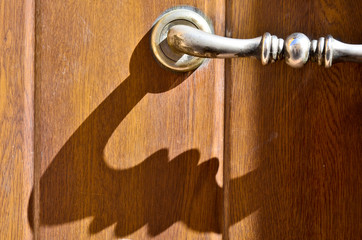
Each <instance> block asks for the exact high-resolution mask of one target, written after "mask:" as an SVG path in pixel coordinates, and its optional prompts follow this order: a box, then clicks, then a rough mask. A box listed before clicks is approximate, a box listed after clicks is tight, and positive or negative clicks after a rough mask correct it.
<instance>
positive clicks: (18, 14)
mask: <svg viewBox="0 0 362 240" xmlns="http://www.w3.org/2000/svg"><path fill="white" fill-rule="evenodd" d="M33 10H34V2H33V1H30V0H26V1H1V3H0V22H1V29H0V166H1V167H0V216H1V220H0V239H31V238H32V234H31V230H30V227H29V224H28V218H27V209H28V203H29V197H30V192H31V188H32V183H33V156H32V152H33V111H34V105H33V103H34V102H33V84H34V81H33V80H34V74H33V71H34V68H33V63H34V61H33V52H34V47H33V44H34V11H33Z"/></svg>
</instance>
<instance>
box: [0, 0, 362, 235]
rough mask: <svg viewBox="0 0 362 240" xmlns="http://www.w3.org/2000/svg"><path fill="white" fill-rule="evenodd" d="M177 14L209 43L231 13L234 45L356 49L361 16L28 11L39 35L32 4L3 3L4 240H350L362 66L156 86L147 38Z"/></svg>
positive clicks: (356, 220) (210, 69) (122, 7)
mask: <svg viewBox="0 0 362 240" xmlns="http://www.w3.org/2000/svg"><path fill="white" fill-rule="evenodd" d="M180 4H188V5H193V6H196V7H198V8H200V9H201V10H203V11H204V12H205V13H206V15H207V16H209V17H210V18H211V19H212V21H213V22H214V24H215V29H216V33H218V34H220V35H223V34H224V19H225V10H226V19H227V28H226V35H228V36H232V37H238V38H250V37H254V36H259V35H261V34H263V33H264V32H265V31H269V32H271V33H272V34H276V35H278V36H279V37H284V38H285V37H286V36H287V35H289V34H290V33H292V32H295V31H300V32H303V33H306V34H307V35H308V36H309V37H313V38H318V37H320V36H325V35H326V34H329V33H330V34H332V35H333V36H334V37H335V38H337V39H341V40H342V41H345V42H352V43H361V42H362V36H361V33H360V26H361V13H360V11H358V10H359V9H360V8H361V3H360V2H359V1H348V2H344V1H322V0H319V1H307V2H303V1H294V2H279V1H244V0H242V1H236V0H235V1H232V0H228V1H227V2H226V3H225V2H224V1H222V0H213V1H207V2H205V1H186V2H184V1H157V2H151V1H149V2H148V1H118V2H116V3H115V2H114V1H102V2H89V1H81V0H78V1H77V0H72V1H67V2H64V1H51V2H50V1H37V4H36V10H37V11H36V23H37V24H36V25H37V27H36V29H35V31H34V29H33V27H34V18H33V17H34V11H33V10H34V6H35V5H34V1H31V0H25V1H17V2H16V1H3V2H1V4H0V13H1V16H0V19H1V22H2V23H3V25H2V26H3V28H2V29H1V30H0V40H1V41H0V42H1V48H0V51H1V52H0V53H1V54H0V60H1V61H0V67H1V68H0V120H1V122H0V137H1V139H0V140H1V147H0V156H1V158H0V161H1V168H0V176H1V179H0V207H1V209H0V212H1V217H2V220H1V221H0V239H31V238H35V239H89V238H92V239H120V238H130V239H149V238H154V239H221V238H224V239H361V238H362V227H361V224H360V222H361V221H360V220H361V218H362V204H361V203H362V193H361V189H362V180H361V176H360V174H359V173H360V172H361V170H362V169H361V167H362V165H361V164H360V161H361V159H362V147H361V140H360V139H361V135H362V129H361V126H362V112H361V109H362V94H361V91H362V90H361V89H362V86H361V85H362V82H361V71H362V69H361V66H360V65H358V64H351V63H350V64H342V65H336V66H334V67H333V68H332V69H324V68H321V67H319V66H317V65H316V64H314V65H313V64H308V65H307V66H305V67H304V68H303V69H291V68H289V67H288V66H286V65H285V64H284V63H276V64H274V65H270V66H264V67H263V66H261V64H260V63H259V62H257V61H253V60H251V59H247V60H243V59H237V60H233V61H227V62H226V66H225V68H224V62H223V61H222V60H212V61H210V62H209V63H208V64H207V65H206V66H204V67H203V68H201V69H198V70H197V71H195V72H194V73H192V74H191V75H190V76H186V75H175V74H172V73H169V72H166V71H164V70H163V69H161V68H160V67H159V66H158V65H156V64H155V62H154V60H153V59H152V56H151V55H150V52H149V44H148V38H149V30H150V29H151V26H152V23H153V21H154V20H155V19H156V18H157V17H158V16H159V15H160V14H161V13H162V12H163V11H164V10H166V9H167V8H169V7H172V6H175V5H180ZM225 6H227V9H225ZM34 35H36V59H35V61H34V59H33V55H32V54H33V50H34V49H33V43H34ZM33 64H36V75H35V77H34V75H33V70H34V69H33ZM224 70H225V76H226V79H225V81H226V89H225V94H226V96H225V100H226V102H225V106H226V113H225V125H224ZM34 83H35V84H36V85H35V91H36V92H35V102H34V101H33V84H34ZM34 109H35V120H33V114H34ZM34 121H35V130H34V129H33V124H34ZM224 126H225V135H224ZM33 134H35V144H34V143H33ZM224 143H225V145H224ZM223 146H225V152H224V159H225V163H224V160H223V151H224V150H223ZM34 150H35V152H34V154H35V155H34V158H33V155H32V154H33V151H34ZM34 159H35V160H34ZM33 167H34V169H33ZM223 175H224V176H223ZM33 178H34V187H33V188H32V183H33ZM30 195H31V196H30ZM224 215H225V219H223V218H224ZM4 216H5V217H4ZM29 224H30V226H29Z"/></svg>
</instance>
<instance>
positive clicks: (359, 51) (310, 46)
mask: <svg viewBox="0 0 362 240" xmlns="http://www.w3.org/2000/svg"><path fill="white" fill-rule="evenodd" d="M159 19H160V20H159V21H158V22H157V23H156V24H155V26H154V29H153V33H152V39H151V45H152V50H153V52H154V55H155V57H156V58H157V59H158V60H159V62H161V64H162V65H164V66H165V67H167V68H169V69H172V70H175V71H191V70H194V69H196V68H197V67H198V66H200V64H201V63H202V61H203V59H204V58H236V57H253V58H256V59H259V60H260V61H261V63H262V64H263V65H266V64H268V63H273V62H275V61H277V60H279V59H285V62H286V63H287V64H288V65H289V66H291V67H294V68H300V67H302V66H303V65H304V64H305V63H307V62H308V60H311V61H312V62H318V64H319V65H323V66H325V67H326V68H329V67H331V66H332V63H337V62H344V61H351V62H358V63H362V44H360V45H358V44H347V43H343V42H341V41H338V40H336V39H334V38H333V37H332V36H330V35H328V36H327V37H326V38H324V37H321V38H319V39H318V40H310V39H309V38H308V37H307V36H306V35H305V34H303V33H293V34H291V35H289V36H288V37H287V38H286V39H285V41H284V40H283V39H281V38H278V37H276V36H274V35H271V34H270V33H268V32H267V33H264V35H263V36H260V37H256V38H252V39H234V38H227V37H222V36H218V35H214V34H213V30H212V29H213V28H212V26H211V22H210V21H209V20H208V19H207V18H206V17H205V16H204V15H203V14H202V13H201V12H200V11H199V10H195V9H194V8H185V7H182V8H177V9H173V10H171V11H169V12H167V13H166V14H165V15H163V16H161V17H160V18H159ZM182 20H183V21H184V22H182ZM185 23H186V24H185ZM208 26H209V27H208ZM163 57H165V58H168V60H171V64H170V61H169V62H167V63H164V61H163V59H162V58H163ZM196 59H197V60H198V62H197V64H195V61H196ZM178 64H179V65H182V68H178Z"/></svg>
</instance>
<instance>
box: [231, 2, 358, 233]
mask: <svg viewBox="0 0 362 240" xmlns="http://www.w3.org/2000/svg"><path fill="white" fill-rule="evenodd" d="M227 8H228V9H227V27H226V32H227V34H228V35H230V36H232V37H238V38H250V37H255V36H260V35H262V34H263V33H264V32H266V31H268V32H270V33H272V34H275V35H277V36H279V37H283V38H285V37H287V36H288V35H289V34H291V33H293V32H303V33H305V34H306V35H307V36H309V37H313V38H314V39H318V38H319V37H321V36H326V34H332V35H333V36H334V37H335V38H337V39H341V40H342V41H345V42H350V43H361V42H362V35H361V31H360V30H361V26H362V18H361V11H359V10H358V9H361V8H362V2H361V1H347V2H346V1H329V0H319V1H246V0H245V1H244V0H242V1H236V0H235V1H233V0H229V1H228V2H227ZM361 73H362V67H361V65H358V64H352V63H349V64H342V65H335V66H334V67H332V68H331V69H324V68H322V67H319V66H318V65H316V64H307V65H306V66H305V67H304V68H302V69H292V68H290V67H288V66H287V65H286V64H285V63H276V64H273V65H269V66H261V64H260V63H259V62H257V61H252V60H250V59H247V60H241V59H236V60H232V61H228V62H227V63H226V86H225V88H226V99H227V100H226V104H227V105H226V108H225V111H226V122H225V128H226V131H225V146H226V149H225V153H226V154H225V158H224V159H225V164H226V165H225V167H226V170H225V173H226V174H225V180H224V185H225V186H227V188H228V190H227V191H226V192H227V194H228V195H229V203H228V210H227V212H228V217H227V219H228V220H227V222H228V223H227V225H228V226H229V229H228V231H227V235H228V236H226V237H227V238H229V239H263V240H264V239H361V238H362V227H361V219H362V176H361V174H360V173H361V171H362V164H361V159H362V145H361V139H362V128H361V126H362V111H361V110H362V81H361V79H362V78H361ZM229 161H230V162H229Z"/></svg>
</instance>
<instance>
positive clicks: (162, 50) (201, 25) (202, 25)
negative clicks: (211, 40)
mask: <svg viewBox="0 0 362 240" xmlns="http://www.w3.org/2000/svg"><path fill="white" fill-rule="evenodd" d="M175 25H186V26H190V27H194V28H197V29H200V30H202V31H204V32H207V33H214V29H213V26H212V23H211V21H210V20H209V19H208V18H207V17H206V16H205V15H204V14H203V13H202V12H201V11H200V10H198V9H197V8H194V7H190V6H181V7H177V8H171V9H169V10H167V11H166V12H164V13H163V14H162V15H161V16H160V17H159V18H158V19H157V20H156V22H155V24H154V26H153V29H152V34H151V49H152V52H153V55H154V57H155V58H156V60H157V61H158V62H159V63H160V64H161V66H164V67H166V68H168V69H170V70H172V71H176V72H189V71H192V70H194V69H196V68H197V67H199V66H200V65H201V64H202V63H203V62H204V61H205V58H200V57H194V56H190V55H187V54H184V53H181V52H178V51H177V50H175V49H172V48H171V47H170V46H169V45H168V43H167V34H168V31H169V29H170V28H171V27H173V26H175Z"/></svg>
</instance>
